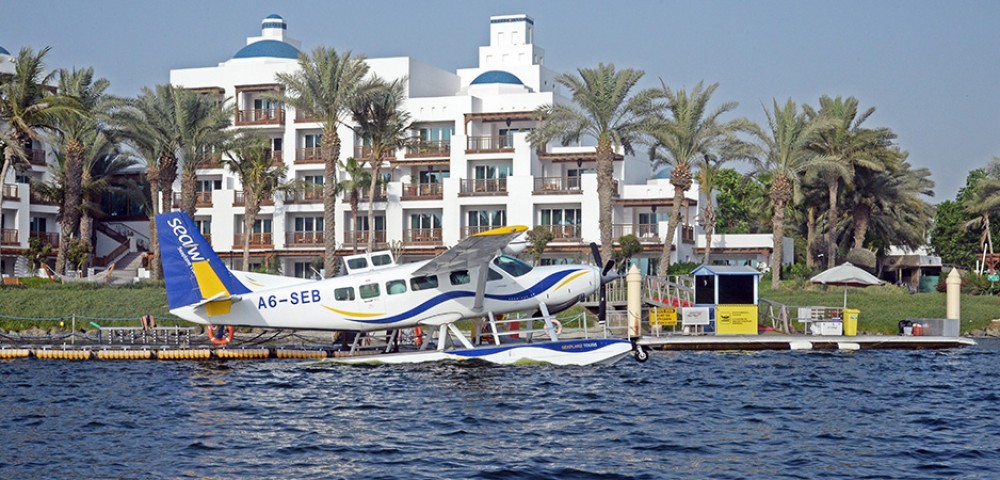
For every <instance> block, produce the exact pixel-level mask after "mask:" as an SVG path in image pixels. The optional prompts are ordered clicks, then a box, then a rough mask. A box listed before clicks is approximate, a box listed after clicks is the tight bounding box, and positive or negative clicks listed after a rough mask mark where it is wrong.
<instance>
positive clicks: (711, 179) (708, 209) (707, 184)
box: [693, 154, 733, 265]
mask: <svg viewBox="0 0 1000 480" xmlns="http://www.w3.org/2000/svg"><path fill="white" fill-rule="evenodd" d="M730 160H733V158H731V157H729V156H726V155H708V154H706V155H702V156H701V158H700V159H695V160H694V162H693V163H694V166H695V168H696V174H697V176H698V185H699V188H700V189H701V191H702V192H704V194H705V200H706V201H705V206H704V207H703V208H702V210H701V211H702V220H703V221H704V222H705V257H704V258H703V259H702V263H704V264H706V265H707V264H708V262H709V256H710V255H711V254H712V233H713V232H714V231H715V205H714V203H713V201H712V191H714V190H715V185H716V179H717V178H718V176H719V174H720V173H721V172H722V169H723V166H724V165H725V163H727V162H729V161H730Z"/></svg>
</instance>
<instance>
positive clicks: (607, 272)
mask: <svg viewBox="0 0 1000 480" xmlns="http://www.w3.org/2000/svg"><path fill="white" fill-rule="evenodd" d="M590 253H591V254H593V256H594V265H602V263H603V262H601V249H600V247H598V246H597V244H596V243H594V242H591V243H590ZM603 265H604V268H603V269H601V284H600V286H599V287H598V289H597V291H598V294H597V322H598V323H600V324H601V325H605V324H606V323H607V319H608V293H607V288H606V285H607V284H608V282H610V281H612V280H614V279H616V278H618V274H617V273H616V272H613V271H612V270H613V269H614V267H615V261H614V260H611V259H608V263H603Z"/></svg>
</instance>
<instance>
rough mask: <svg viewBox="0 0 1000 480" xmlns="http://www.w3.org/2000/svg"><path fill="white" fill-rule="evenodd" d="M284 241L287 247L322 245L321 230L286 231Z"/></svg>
mask: <svg viewBox="0 0 1000 480" xmlns="http://www.w3.org/2000/svg"><path fill="white" fill-rule="evenodd" d="M285 243H286V244H287V246H289V247H315V246H320V247H322V246H323V232H322V231H319V232H288V233H287V234H286V236H285Z"/></svg>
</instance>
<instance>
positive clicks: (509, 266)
mask: <svg viewBox="0 0 1000 480" xmlns="http://www.w3.org/2000/svg"><path fill="white" fill-rule="evenodd" d="M493 264H494V265H496V266H498V267H500V269H501V270H503V271H505V272H507V273H509V274H510V275H511V276H512V277H520V276H521V275H524V274H525V273H528V272H530V271H531V265H528V264H527V263H524V262H522V261H521V260H518V259H516V258H514V257H509V256H507V255H501V256H499V257H497V258H495V259H493Z"/></svg>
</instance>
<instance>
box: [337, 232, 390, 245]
mask: <svg viewBox="0 0 1000 480" xmlns="http://www.w3.org/2000/svg"><path fill="white" fill-rule="evenodd" d="M369 235H374V238H375V248H385V247H386V241H385V230H375V231H374V232H372V231H370V230H347V231H345V232H344V247H345V248H346V247H348V246H353V245H354V242H355V240H356V241H357V242H358V246H362V245H367V244H368V236H369Z"/></svg>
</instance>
